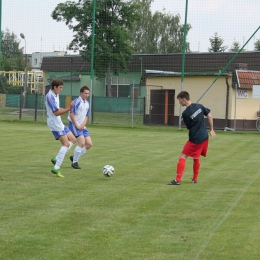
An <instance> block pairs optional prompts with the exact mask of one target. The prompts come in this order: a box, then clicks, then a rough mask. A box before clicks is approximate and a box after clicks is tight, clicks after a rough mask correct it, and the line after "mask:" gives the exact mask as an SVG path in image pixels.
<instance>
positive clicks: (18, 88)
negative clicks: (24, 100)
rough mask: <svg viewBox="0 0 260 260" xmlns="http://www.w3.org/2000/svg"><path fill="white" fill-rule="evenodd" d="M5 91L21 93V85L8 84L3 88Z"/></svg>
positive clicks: (7, 92)
mask: <svg viewBox="0 0 260 260" xmlns="http://www.w3.org/2000/svg"><path fill="white" fill-rule="evenodd" d="M5 89H6V92H5V94H21V93H23V89H24V87H23V86H10V85H9V86H8V87H6V88H5Z"/></svg>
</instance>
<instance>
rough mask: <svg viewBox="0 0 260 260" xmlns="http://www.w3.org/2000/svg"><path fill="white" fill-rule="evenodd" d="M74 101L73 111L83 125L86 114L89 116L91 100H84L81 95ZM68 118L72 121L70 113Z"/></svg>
mask: <svg viewBox="0 0 260 260" xmlns="http://www.w3.org/2000/svg"><path fill="white" fill-rule="evenodd" d="M73 102H74V107H73V108H72V112H73V113H74V115H75V119H76V121H77V123H78V124H79V125H81V124H82V123H83V122H84V120H85V118H86V116H89V102H88V101H87V100H85V101H84V100H83V99H82V98H81V97H80V96H79V97H77V98H76V99H74V100H73ZM68 120H69V121H70V122H72V121H71V118H70V113H69V115H68Z"/></svg>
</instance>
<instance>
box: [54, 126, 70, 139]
mask: <svg viewBox="0 0 260 260" xmlns="http://www.w3.org/2000/svg"><path fill="white" fill-rule="evenodd" d="M69 132H70V130H69V128H68V127H67V126H64V129H63V130H62V131H52V134H53V135H54V138H55V139H56V140H59V138H60V136H62V135H67V134H68V133H69Z"/></svg>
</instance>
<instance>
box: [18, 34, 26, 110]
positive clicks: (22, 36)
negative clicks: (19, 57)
mask: <svg viewBox="0 0 260 260" xmlns="http://www.w3.org/2000/svg"><path fill="white" fill-rule="evenodd" d="M20 36H21V38H22V39H23V40H24V44H25V45H24V54H25V75H24V88H23V95H24V103H23V106H24V107H25V101H26V89H27V53H26V40H25V36H24V34H23V33H20Z"/></svg>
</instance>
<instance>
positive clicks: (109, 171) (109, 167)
mask: <svg viewBox="0 0 260 260" xmlns="http://www.w3.org/2000/svg"><path fill="white" fill-rule="evenodd" d="M102 172H103V174H104V175H105V176H106V177H111V176H112V175H113V174H114V173H115V168H114V167H113V166H112V165H105V166H104V167H103V168H102Z"/></svg>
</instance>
